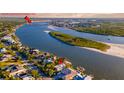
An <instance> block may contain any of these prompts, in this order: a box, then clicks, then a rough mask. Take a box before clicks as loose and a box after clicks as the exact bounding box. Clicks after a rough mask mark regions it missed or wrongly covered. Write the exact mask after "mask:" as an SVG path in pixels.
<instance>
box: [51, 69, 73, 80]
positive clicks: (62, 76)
mask: <svg viewBox="0 0 124 93" xmlns="http://www.w3.org/2000/svg"><path fill="white" fill-rule="evenodd" d="M70 73H71V70H69V69H68V68H66V69H62V70H61V72H59V73H57V75H56V76H54V77H53V78H54V79H55V80H60V79H62V80H64V79H65V77H66V75H68V74H70Z"/></svg>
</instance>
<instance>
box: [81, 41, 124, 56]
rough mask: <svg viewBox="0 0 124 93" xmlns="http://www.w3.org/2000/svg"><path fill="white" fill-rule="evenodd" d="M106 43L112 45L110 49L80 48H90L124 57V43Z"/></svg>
mask: <svg viewBox="0 0 124 93" xmlns="http://www.w3.org/2000/svg"><path fill="white" fill-rule="evenodd" d="M105 44H108V45H110V49H108V50H107V51H106V52H103V51H100V50H98V49H93V48H87V47H80V48H84V49H88V50H90V51H95V52H98V53H102V54H106V55H111V56H115V57H119V58H124V45H122V44H112V43H105ZM122 47H123V48H122Z"/></svg>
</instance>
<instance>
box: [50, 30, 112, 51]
mask: <svg viewBox="0 0 124 93" xmlns="http://www.w3.org/2000/svg"><path fill="white" fill-rule="evenodd" d="M49 34H50V35H51V36H52V37H54V38H56V39H58V40H60V41H62V42H64V43H67V44H69V45H74V46H80V47H89V48H95V49H98V50H101V51H106V50H107V49H109V48H110V46H109V45H107V44H104V43H101V42H96V41H93V40H89V39H85V38H80V37H75V36H71V35H68V34H64V33H61V32H50V33H49Z"/></svg>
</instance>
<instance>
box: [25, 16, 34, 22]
mask: <svg viewBox="0 0 124 93" xmlns="http://www.w3.org/2000/svg"><path fill="white" fill-rule="evenodd" d="M24 19H25V20H26V21H27V22H28V23H32V21H31V19H30V18H29V17H28V16H26V17H25V18H24Z"/></svg>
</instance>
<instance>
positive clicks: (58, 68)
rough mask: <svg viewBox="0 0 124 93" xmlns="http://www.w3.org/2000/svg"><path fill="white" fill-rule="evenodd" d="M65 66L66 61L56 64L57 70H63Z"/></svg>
mask: <svg viewBox="0 0 124 93" xmlns="http://www.w3.org/2000/svg"><path fill="white" fill-rule="evenodd" d="M64 67H65V64H64V63H63V64H59V65H56V66H55V68H56V70H57V71H61V70H62V69H63V68H64Z"/></svg>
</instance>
